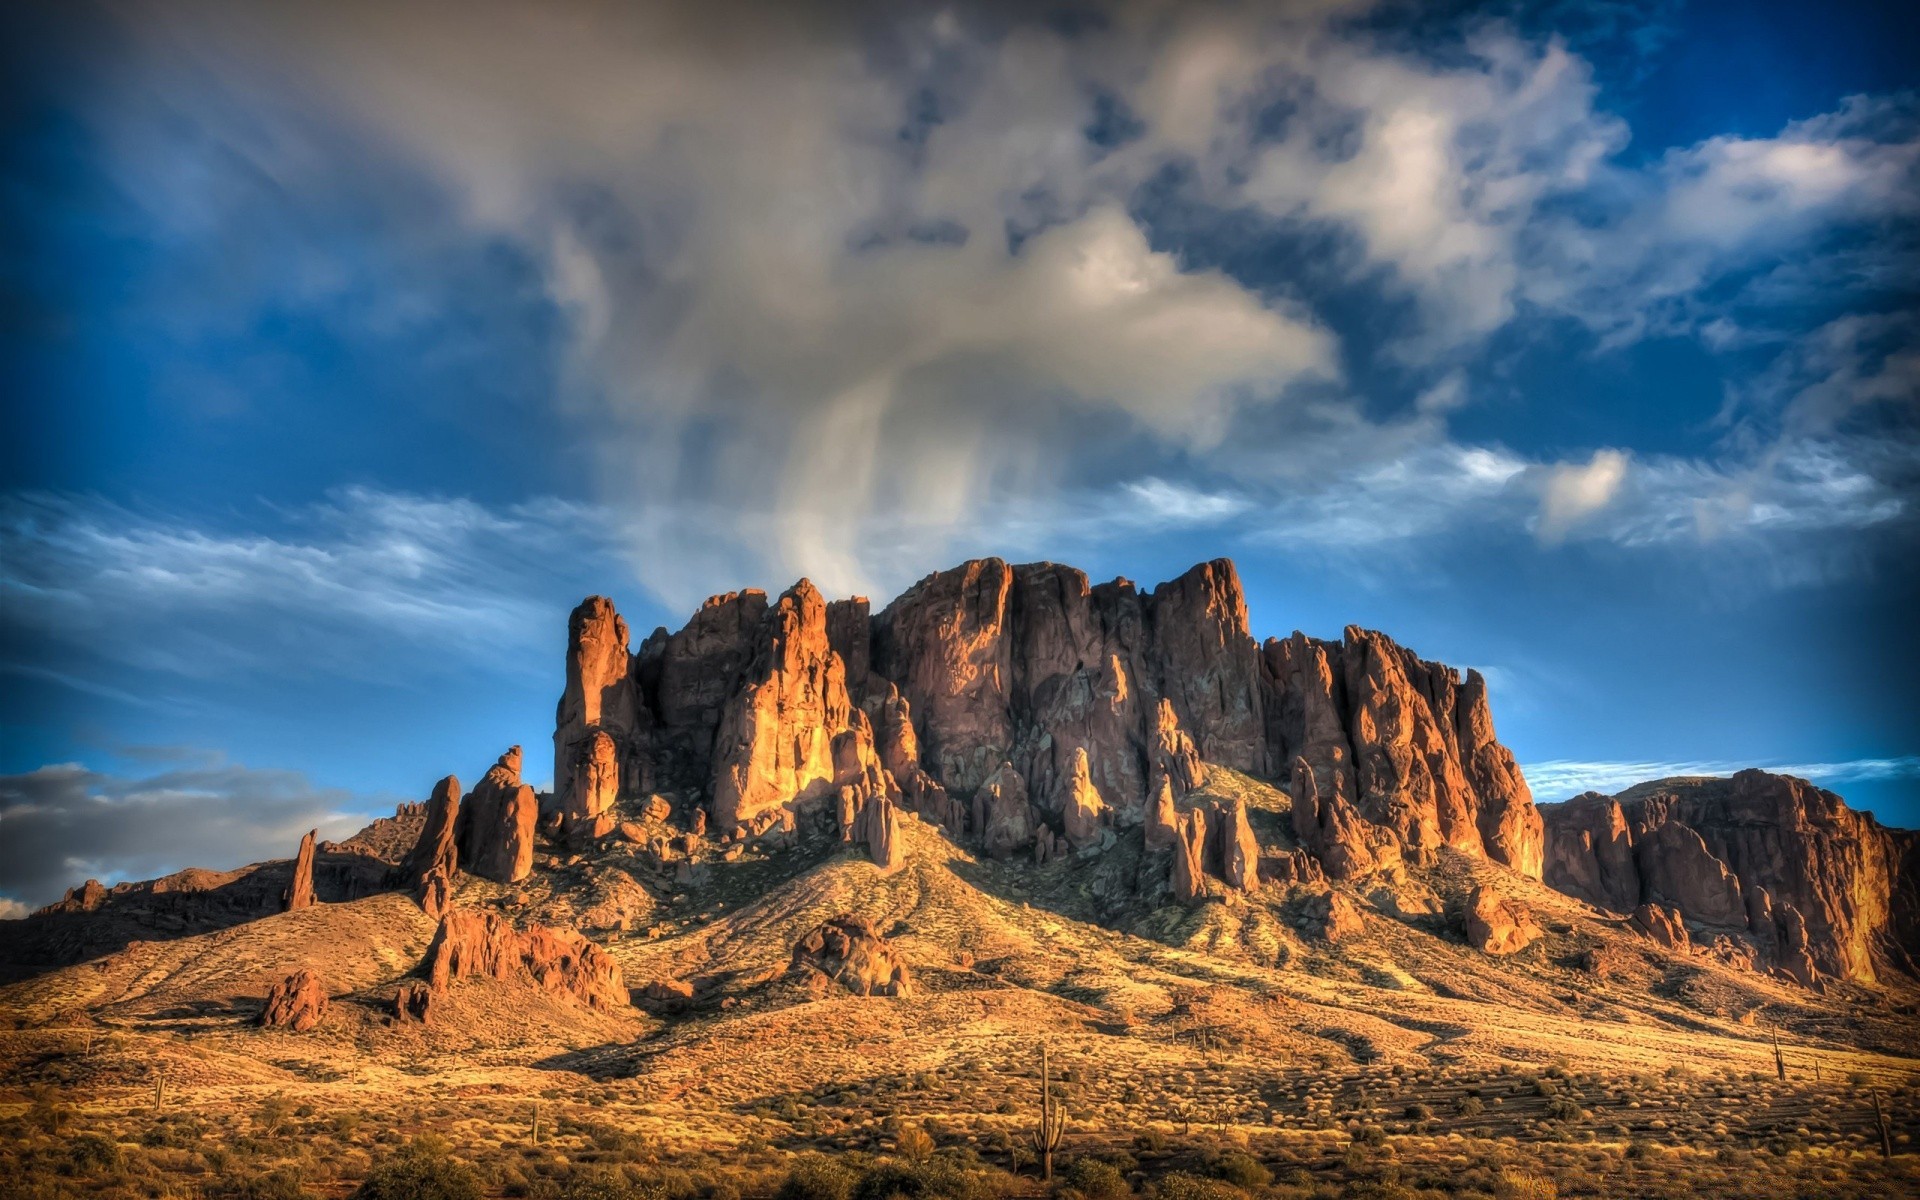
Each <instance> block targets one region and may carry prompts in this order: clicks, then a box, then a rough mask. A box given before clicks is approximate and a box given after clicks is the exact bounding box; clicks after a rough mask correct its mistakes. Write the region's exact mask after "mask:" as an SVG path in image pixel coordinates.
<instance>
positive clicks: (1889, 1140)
mask: <svg viewBox="0 0 1920 1200" xmlns="http://www.w3.org/2000/svg"><path fill="white" fill-rule="evenodd" d="M1873 1123H1874V1124H1875V1125H1878V1126H1879V1127H1880V1157H1881V1158H1892V1157H1893V1132H1892V1131H1891V1130H1889V1129H1888V1128H1887V1110H1886V1108H1885V1107H1884V1106H1883V1105H1882V1104H1881V1103H1880V1089H1879V1088H1875V1089H1873Z"/></svg>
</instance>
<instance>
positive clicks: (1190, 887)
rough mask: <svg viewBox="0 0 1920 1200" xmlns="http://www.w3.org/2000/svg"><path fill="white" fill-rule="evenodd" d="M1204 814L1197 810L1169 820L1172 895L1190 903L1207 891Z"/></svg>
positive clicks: (1205, 821) (1205, 824)
mask: <svg viewBox="0 0 1920 1200" xmlns="http://www.w3.org/2000/svg"><path fill="white" fill-rule="evenodd" d="M1206 861H1207V814H1206V813H1205V812H1203V811H1201V810H1200V809H1197V808H1196V809H1190V810H1188V811H1186V812H1183V813H1179V814H1177V815H1176V816H1175V817H1174V820H1173V879H1172V882H1173V898H1174V899H1176V900H1178V901H1180V902H1181V903H1183V904H1190V903H1192V902H1193V901H1195V900H1198V899H1201V898H1202V897H1204V896H1205V895H1206V894H1207V879H1206Z"/></svg>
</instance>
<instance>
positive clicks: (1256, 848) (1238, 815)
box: [1213, 798, 1260, 892]
mask: <svg viewBox="0 0 1920 1200" xmlns="http://www.w3.org/2000/svg"><path fill="white" fill-rule="evenodd" d="M1213 826H1214V829H1213V833H1214V838H1215V840H1216V841H1218V843H1219V845H1220V878H1221V879H1223V880H1225V881H1226V884H1227V886H1228V887H1231V888H1238V889H1239V890H1240V891H1243V892H1252V891H1258V890H1259V888H1260V843H1259V842H1258V841H1256V840H1255V839H1254V836H1253V827H1252V826H1251V825H1249V824H1248V823H1247V802H1246V801H1245V800H1242V799H1237V798H1236V799H1233V800H1228V801H1225V802H1222V803H1220V804H1218V805H1216V806H1215V808H1214V812H1213Z"/></svg>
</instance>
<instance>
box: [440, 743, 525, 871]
mask: <svg viewBox="0 0 1920 1200" xmlns="http://www.w3.org/2000/svg"><path fill="white" fill-rule="evenodd" d="M539 819H540V802H539V800H538V798H537V797H535V795H534V792H533V789H532V788H531V787H529V786H527V785H526V784H524V783H521V782H520V747H518V746H514V747H511V748H510V749H508V751H507V752H506V753H505V754H502V755H501V756H500V760H499V761H498V762H496V763H494V765H493V766H492V767H491V768H489V769H488V771H487V773H486V775H485V776H484V777H482V778H481V780H480V782H479V783H478V784H476V785H475V786H474V789H473V791H471V792H469V793H468V794H467V798H466V799H465V800H463V801H462V802H461V804H460V810H459V816H458V821H457V823H456V825H455V830H456V834H455V840H456V842H457V843H458V846H459V861H460V863H461V864H462V865H463V866H464V867H465V868H466V869H467V870H468V871H469V872H471V873H473V874H475V875H478V876H480V877H482V878H484V879H492V880H494V881H496V882H498V883H517V882H519V881H520V880H522V879H525V878H526V877H527V872H529V871H531V870H532V869H533V839H534V828H535V825H536V823H537V822H538V821H539Z"/></svg>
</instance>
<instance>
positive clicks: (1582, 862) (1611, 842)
mask: <svg viewBox="0 0 1920 1200" xmlns="http://www.w3.org/2000/svg"><path fill="white" fill-rule="evenodd" d="M1542 812H1543V814H1544V815H1545V817H1546V821H1547V830H1548V849H1547V876H1546V882H1547V883H1548V884H1550V885H1551V886H1553V887H1555V888H1558V889H1559V890H1561V891H1564V892H1566V893H1567V894H1569V895H1572V896H1577V897H1579V898H1580V899H1583V900H1586V901H1588V902H1590V903H1592V904H1596V905H1599V906H1601V907H1603V908H1608V909H1611V910H1613V911H1615V912H1620V913H1634V914H1635V921H1636V923H1637V924H1640V925H1641V926H1642V927H1643V928H1646V929H1647V930H1648V932H1649V933H1650V935H1652V936H1655V937H1657V938H1658V939H1659V940H1661V941H1662V942H1664V943H1666V944H1670V945H1677V946H1684V945H1686V944H1688V942H1689V941H1690V942H1691V943H1692V944H1696V945H1699V944H1712V943H1714V942H1715V941H1716V939H1724V940H1725V944H1727V945H1730V946H1733V947H1735V951H1734V952H1735V953H1736V954H1737V955H1741V956H1745V955H1749V954H1750V955H1751V957H1752V959H1753V961H1754V962H1755V963H1756V964H1758V965H1759V966H1761V967H1764V968H1771V969H1776V970H1778V971H1780V972H1781V973H1783V974H1785V975H1788V976H1790V977H1792V978H1794V979H1796V980H1798V981H1800V982H1801V983H1804V984H1814V983H1816V982H1817V981H1818V978H1819V977H1820V976H1831V977H1836V978H1840V979H1849V980H1855V981H1858V982H1872V981H1874V980H1875V979H1876V978H1878V974H1879V970H1880V967H1881V966H1882V965H1884V964H1888V963H1893V964H1896V965H1897V964H1902V963H1905V962H1906V961H1908V960H1907V958H1906V956H1905V953H1904V952H1902V951H1901V950H1900V949H1899V942H1898V938H1897V936H1896V930H1897V929H1898V928H1899V927H1900V926H1901V922H1902V921H1910V920H1912V918H1911V916H1909V915H1906V914H1904V913H1903V912H1902V911H1900V910H1899V909H1898V907H1897V905H1896V903H1895V900H1894V898H1895V897H1897V896H1898V895H1900V888H1899V886H1898V884H1899V880H1900V876H1901V873H1902V869H1901V857H1902V845H1901V843H1900V841H1899V835H1898V834H1897V833H1896V832H1895V831H1890V830H1887V829H1885V828H1883V827H1882V826H1880V825H1879V824H1878V823H1877V822H1876V821H1874V820H1873V818H1872V817H1871V816H1869V815H1867V814H1864V813H1856V812H1854V811H1853V810H1852V809H1850V808H1848V807H1847V805H1846V802H1845V801H1843V800H1841V799H1840V797H1838V796H1836V795H1834V794H1833V793H1832V792H1827V791H1823V790H1821V789H1820V788H1817V787H1815V786H1813V785H1812V784H1810V783H1808V782H1806V781H1805V780H1803V779H1795V778H1793V777H1791V776H1785V775H1771V774H1768V773H1767V772H1764V771H1755V770H1748V771H1741V772H1740V773H1739V774H1737V775H1735V776H1733V777H1732V778H1731V779H1664V780H1658V781H1655V782H1652V783H1645V784H1641V785H1639V786H1638V787H1635V788H1632V789H1629V790H1628V791H1626V792H1623V793H1621V794H1620V795H1619V796H1618V797H1613V798H1609V797H1605V796H1598V795H1592V794H1589V795H1586V796H1581V797H1579V798H1577V799H1574V800H1570V801H1568V802H1566V803H1564V804H1555V805H1547V806H1545V807H1544V808H1543V809H1542ZM1669 912H1671V913H1675V914H1677V921H1674V920H1670V919H1668V918H1666V917H1663V916H1657V915H1654V914H1659V913H1669ZM1642 914H1646V915H1644V916H1643V915H1642ZM1675 925H1678V926H1679V927H1678V929H1675V928H1674V926H1675ZM1689 935H1690V936H1689Z"/></svg>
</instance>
